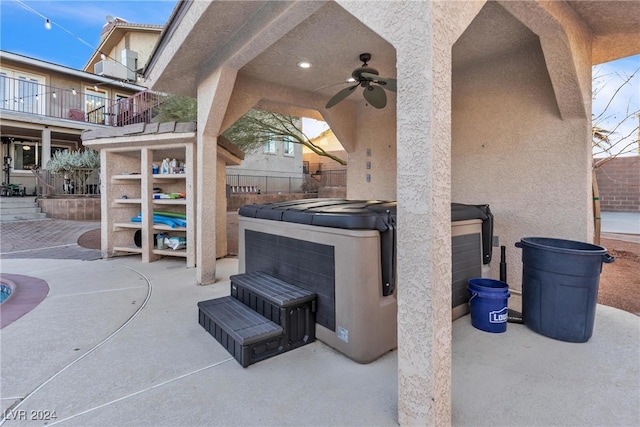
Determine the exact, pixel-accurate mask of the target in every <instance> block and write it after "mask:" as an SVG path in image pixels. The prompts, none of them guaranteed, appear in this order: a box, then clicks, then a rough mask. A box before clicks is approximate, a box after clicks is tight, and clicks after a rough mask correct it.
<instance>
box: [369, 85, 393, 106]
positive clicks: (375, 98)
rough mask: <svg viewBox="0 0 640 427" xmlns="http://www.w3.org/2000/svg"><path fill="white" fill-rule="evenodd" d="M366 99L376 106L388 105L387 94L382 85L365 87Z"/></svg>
mask: <svg viewBox="0 0 640 427" xmlns="http://www.w3.org/2000/svg"><path fill="white" fill-rule="evenodd" d="M364 99H366V100H367V102H368V103H369V104H371V105H373V106H374V107H376V108H384V107H385V105H387V94H386V93H384V89H382V88H381V87H380V86H367V87H365V88H364Z"/></svg>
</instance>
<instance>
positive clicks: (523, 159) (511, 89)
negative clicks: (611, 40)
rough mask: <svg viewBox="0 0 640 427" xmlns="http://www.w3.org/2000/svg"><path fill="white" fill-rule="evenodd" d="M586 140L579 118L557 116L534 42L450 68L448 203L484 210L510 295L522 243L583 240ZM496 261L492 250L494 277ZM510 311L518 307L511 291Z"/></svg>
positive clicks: (587, 231) (587, 235) (587, 222)
mask: <svg viewBox="0 0 640 427" xmlns="http://www.w3.org/2000/svg"><path fill="white" fill-rule="evenodd" d="M453 54H454V55H455V54H456V51H455V48H454V51H453ZM579 55H582V56H583V55H584V52H581V53H580V54H579ZM556 60H558V59H556ZM583 67H584V68H588V70H589V71H590V66H589V67H585V66H583ZM584 68H583V69H582V70H581V71H583V72H584V71H585V70H584ZM586 90H588V91H590V86H589V87H587V88H586ZM574 96H575V94H574ZM578 97H581V94H578ZM589 135H590V134H589V121H588V120H587V118H586V117H582V118H573V119H565V120H563V119H562V118H561V117H560V113H559V110H558V104H557V102H556V97H555V93H554V90H553V87H552V83H551V80H550V77H549V73H548V71H547V63H546V62H545V57H544V55H543V51H542V48H541V46H540V44H535V45H532V46H530V47H529V48H528V49H527V50H522V51H520V52H517V53H514V54H512V55H511V56H509V57H508V58H500V59H495V60H493V61H487V62H483V63H478V64H476V65H474V66H471V67H468V68H466V69H462V70H454V72H453V102H452V189H451V194H452V199H453V201H455V202H460V203H471V204H485V203H487V204H489V205H490V207H491V210H492V212H493V213H494V216H495V230H494V232H495V235H497V236H499V238H500V245H504V246H506V253H507V265H508V277H507V281H508V283H509V284H510V286H511V288H512V289H515V290H521V279H522V262H521V256H522V251H521V250H520V249H517V248H515V247H514V244H515V242H517V241H519V240H520V239H521V238H522V237H527V236H548V237H557V238H563V239H572V240H580V241H590V239H591V236H592V233H591V230H592V219H591V212H590V197H591V187H590V180H589V177H590V164H589V160H590V158H591V145H590V139H589ZM498 257H499V250H498V248H495V252H494V262H493V263H492V276H493V277H494V278H498V277H499V270H498V267H499V265H498V262H499V258H498ZM510 306H512V307H513V308H515V309H517V310H519V309H520V308H521V307H520V298H519V295H518V293H517V292H514V293H512V298H511V299H510Z"/></svg>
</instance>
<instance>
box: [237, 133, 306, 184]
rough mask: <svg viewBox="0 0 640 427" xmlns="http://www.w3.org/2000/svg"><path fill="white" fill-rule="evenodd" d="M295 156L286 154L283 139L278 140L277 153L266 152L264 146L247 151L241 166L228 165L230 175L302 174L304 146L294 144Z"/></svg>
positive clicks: (298, 175)
mask: <svg viewBox="0 0 640 427" xmlns="http://www.w3.org/2000/svg"><path fill="white" fill-rule="evenodd" d="M293 153H294V155H293V156H287V155H285V154H284V147H283V143H282V142H281V141H277V142H276V152H275V153H265V152H264V150H263V148H258V149H256V150H255V151H251V152H248V153H245V158H244V160H243V161H242V164H240V165H239V166H228V168H227V173H228V174H229V175H257V176H283V177H289V176H295V177H301V176H302V146H301V145H300V144H294V145H293Z"/></svg>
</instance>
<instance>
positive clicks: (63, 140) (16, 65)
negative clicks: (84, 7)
mask: <svg viewBox="0 0 640 427" xmlns="http://www.w3.org/2000/svg"><path fill="white" fill-rule="evenodd" d="M143 90H145V88H144V87H142V86H140V85H138V84H136V83H134V82H129V81H127V80H119V79H114V78H113V77H109V76H106V75H105V76H98V75H95V74H92V73H88V72H85V71H80V70H75V69H73V68H69V67H65V66H61V65H57V64H53V63H50V62H46V61H41V60H38V59H35V58H29V57H26V56H22V55H18V54H14V53H10V52H6V51H0V118H1V119H2V122H1V124H0V135H1V140H2V157H3V179H2V181H3V182H5V183H11V184H17V185H20V186H21V187H22V188H24V189H26V194H32V193H33V192H34V191H35V185H36V178H35V176H34V175H33V173H32V172H31V170H33V169H36V168H43V169H44V168H46V165H47V162H48V161H49V159H50V158H51V156H52V154H53V153H55V152H56V151H58V150H75V149H78V148H80V146H81V138H80V135H81V133H82V131H83V130H87V129H98V128H100V127H104V126H114V125H118V124H125V123H127V122H129V121H131V120H134V115H135V110H134V104H133V103H134V102H136V103H137V102H138V101H139V100H135V101H134V99H132V98H131V97H132V96H133V95H135V94H137V93H139V92H141V91H143Z"/></svg>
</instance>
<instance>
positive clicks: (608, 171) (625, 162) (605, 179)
mask: <svg viewBox="0 0 640 427" xmlns="http://www.w3.org/2000/svg"><path fill="white" fill-rule="evenodd" d="M596 179H597V180H598V189H599V190H600V209H601V210H602V211H605V212H640V156H633V157H617V158H615V159H612V160H610V161H608V162H606V163H604V164H603V165H602V166H600V167H598V168H597V169H596Z"/></svg>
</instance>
